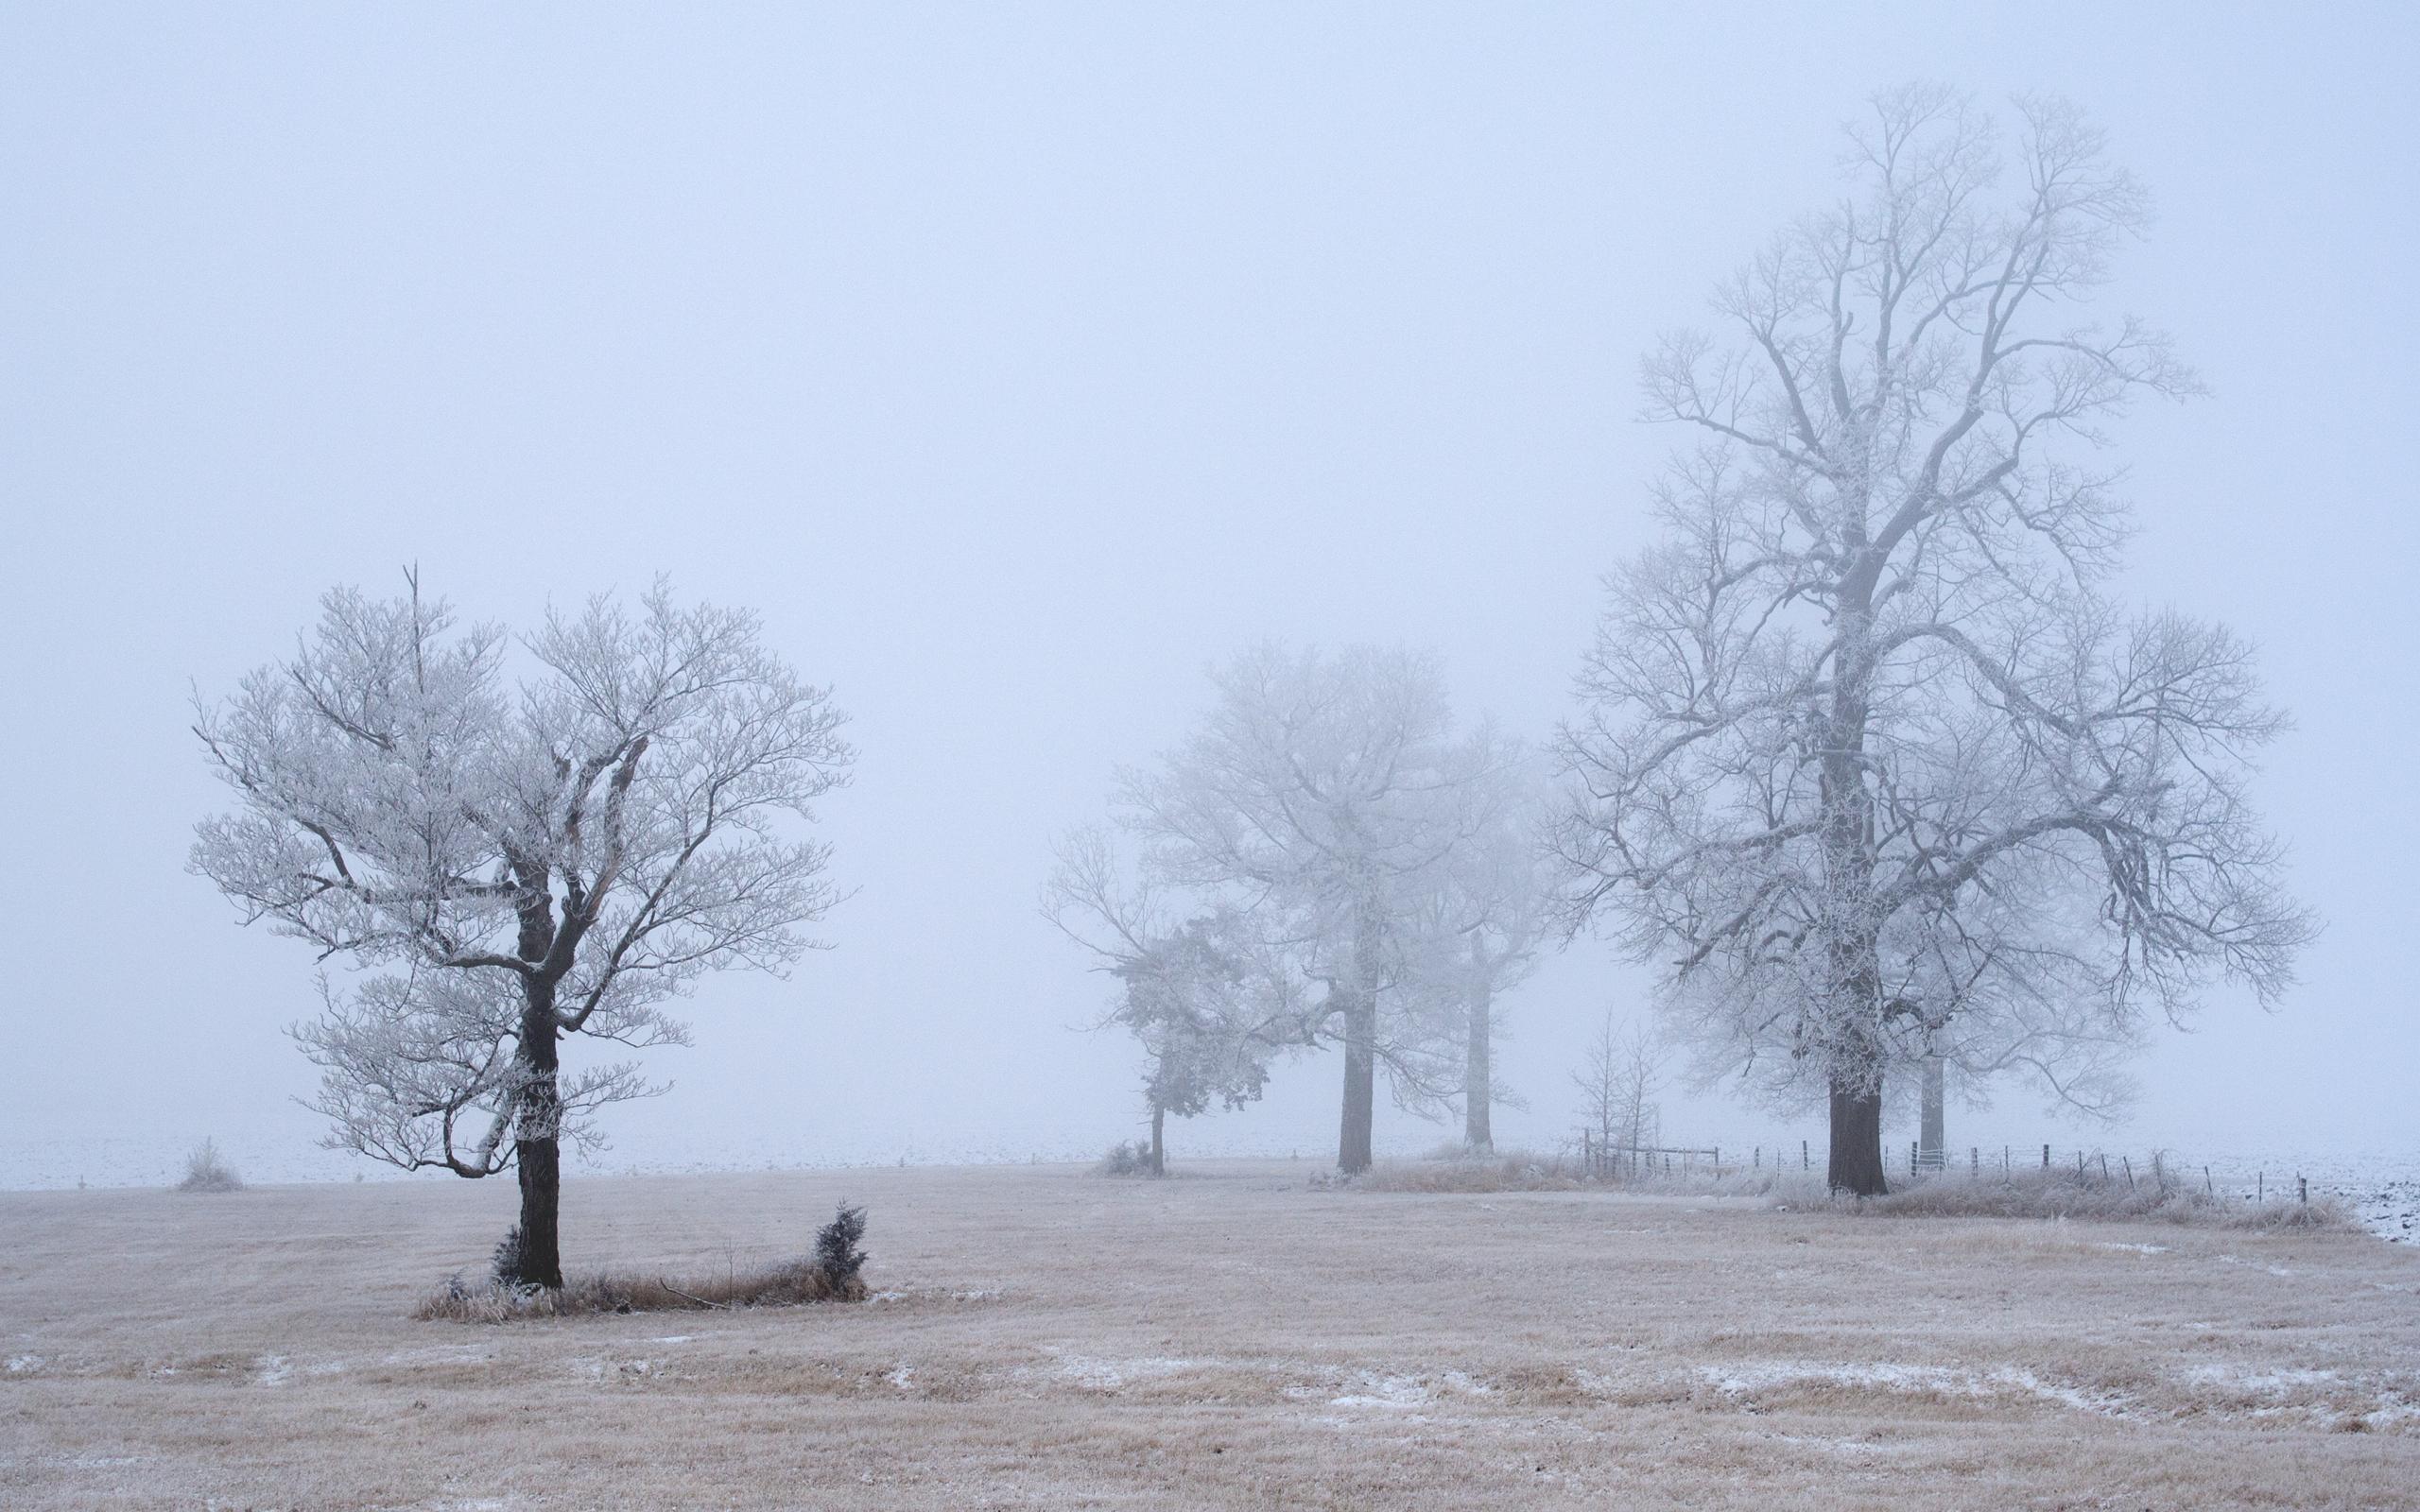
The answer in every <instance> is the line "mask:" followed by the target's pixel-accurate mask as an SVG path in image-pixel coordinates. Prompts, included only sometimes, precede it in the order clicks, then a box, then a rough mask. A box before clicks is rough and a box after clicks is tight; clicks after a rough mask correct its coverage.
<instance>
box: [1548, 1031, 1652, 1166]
mask: <svg viewBox="0 0 2420 1512" xmlns="http://www.w3.org/2000/svg"><path fill="white" fill-rule="evenodd" d="M1667 1058H1668V1057H1667V1052H1666V1051H1665V1048H1664V1046H1663V1045H1662V1044H1661V1043H1659V1042H1658V1041H1657V1040H1656V1038H1655V1033H1654V1031H1653V1030H1652V1029H1651V1028H1649V1027H1648V1026H1647V1025H1646V1024H1643V1023H1634V1024H1632V1025H1631V1026H1630V1028H1628V1029H1627V1030H1624V1031H1621V1032H1619V1033H1616V1031H1615V1028H1614V1015H1613V1010H1612V1009H1610V1008H1609V1009H1607V1010H1606V1012H1605V1022H1603V1023H1602V1024H1601V1025H1600V1026H1599V1028H1598V1030H1597V1038H1596V1039H1594V1040H1590V1041H1589V1042H1588V1049H1587V1052H1586V1054H1585V1055H1584V1056H1583V1057H1582V1059H1581V1063H1580V1069H1579V1070H1578V1071H1575V1072H1573V1073H1572V1074H1571V1084H1572V1086H1574V1087H1576V1088H1578V1089H1579V1091H1580V1116H1581V1119H1582V1123H1583V1124H1585V1125H1586V1126H1587V1127H1588V1129H1589V1131H1590V1132H1591V1133H1592V1134H1594V1135H1595V1136H1596V1142H1597V1148H1598V1149H1599V1150H1600V1151H1609V1152H1617V1151H1624V1150H1627V1151H1630V1152H1632V1153H1631V1157H1630V1158H1631V1159H1635V1158H1636V1152H1638V1151H1640V1150H1643V1149H1646V1148H1648V1147H1649V1146H1651V1145H1652V1144H1653V1143H1655V1142H1656V1141H1657V1140H1658V1139H1660V1138H1662V1136H1663V1124H1664V1115H1663V1108H1662V1106H1661V1105H1660V1104H1658V1103H1657V1102H1656V1100H1655V1094H1656V1093H1657V1092H1660V1091H1663V1090H1664V1066H1665V1062H1666V1060H1667ZM1614 1158H1615V1159H1619V1158H1620V1157H1618V1156H1616V1157H1614Z"/></svg>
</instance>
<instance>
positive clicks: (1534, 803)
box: [1409, 742, 1554, 1152]
mask: <svg viewBox="0 0 2420 1512" xmlns="http://www.w3.org/2000/svg"><path fill="white" fill-rule="evenodd" d="M1496 755H1497V758H1498V761H1497V763H1496V765H1494V766H1493V767H1492V768H1491V769H1490V770H1488V771H1487V772H1485V773H1484V774H1482V775H1481V776H1479V777H1478V778H1476V779H1473V780H1471V781H1468V782H1464V783H1463V784H1462V785H1461V788H1460V789H1459V797H1460V799H1461V802H1462V803H1463V804H1464V805H1465V807H1466V810H1467V813H1466V815H1465V816H1464V817H1463V818H1462V819H1461V821H1459V822H1458V823H1457V824H1456V826H1455V829H1456V830H1457V831H1458V832H1459V833H1461V836H1462V837H1461V839H1460V840H1459V841H1458V842H1457V843H1456V844H1455V845H1454V846H1453V848H1452V849H1451V850H1450V851H1447V853H1446V854H1445V856H1444V858H1443V860H1442V861H1441V862H1440V864H1439V865H1437V866H1436V867H1434V868H1429V869H1428V870H1427V871H1426V873H1424V874H1423V875H1422V876H1421V877H1420V879H1419V881H1420V882H1421V884H1422V888H1421V890H1420V892H1419V893H1418V895H1417V896H1416V898H1415V901H1414V902H1413V904H1412V918H1413V928H1414V936H1413V943H1412V947H1411V955H1412V960H1413V963H1414V964H1413V970H1412V971H1411V973H1410V978H1411V980H1410V983H1409V988H1410V989H1411V990H1425V991H1427V992H1429V993H1431V994H1433V995H1434V996H1435V997H1436V999H1437V1006H1436V1009H1435V1010H1434V1013H1433V1014H1432V1015H1431V1016H1430V1017H1432V1018H1434V1019H1440V1020H1443V1022H1447V1023H1450V1024H1453V1025H1456V1026H1458V1028H1459V1038H1460V1040H1461V1050H1462V1064H1461V1082H1460V1091H1461V1103H1462V1143H1464V1144H1465V1145H1466V1146H1468V1147H1469V1148H1470V1149H1472V1150H1474V1151H1480V1152H1484V1151H1488V1150H1492V1149H1494V1148H1495V1127H1494V1122H1493V1119H1492V1118H1491V1116H1490V1115H1491V1113H1492V1111H1493V1108H1494V1106H1495V1104H1496V1103H1499V1102H1513V1103H1514V1104H1515V1105H1516V1106H1517V1105H1518V1099H1517V1097H1515V1096H1514V1094H1513V1092H1511V1091H1509V1090H1508V1089H1506V1088H1504V1087H1501V1086H1499V1085H1498V1084H1497V1082H1496V1079H1495V1038H1496V1029H1497V1020H1498V1016H1499V1013H1500V1011H1501V1008H1500V999H1501V998H1502V996H1503V994H1505V993H1506V992H1509V991H1511V990H1512V989H1513V988H1515V987H1518V986H1519V985H1520V984H1521V983H1522V982H1523V981H1525V980H1527V979H1528V977H1529V975H1530V972H1531V971H1534V970H1535V969H1536V966H1537V956H1538V949H1539V947H1540V946H1541V945H1542V944H1544V943H1545V942H1546V939H1547V935H1548V933H1549V918H1548V912H1549V905H1550V903H1551V902H1552V895H1553V891H1554V883H1553V877H1552V873H1551V871H1550V870H1549V868H1548V866H1547V857H1546V856H1544V855H1542V854H1541V853H1540V851H1539V848H1538V834H1537V832H1538V824H1539V820H1540V818H1541V799H1543V797H1544V794H1543V791H1542V789H1541V787H1540V784H1539V782H1538V781H1537V771H1536V768H1535V765H1534V764H1533V763H1532V762H1531V761H1530V759H1528V758H1527V757H1526V756H1525V755H1524V753H1523V752H1522V751H1521V749H1520V747H1518V746H1516V745H1513V744H1512V743H1509V742H1508V743H1506V744H1505V745H1504V746H1503V747H1500V748H1499V749H1498V751H1497V752H1496Z"/></svg>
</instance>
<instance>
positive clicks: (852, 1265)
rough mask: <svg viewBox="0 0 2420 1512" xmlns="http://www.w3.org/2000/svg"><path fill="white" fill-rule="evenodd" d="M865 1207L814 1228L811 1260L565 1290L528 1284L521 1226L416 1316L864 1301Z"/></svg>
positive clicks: (609, 1277)
mask: <svg viewBox="0 0 2420 1512" xmlns="http://www.w3.org/2000/svg"><path fill="white" fill-rule="evenodd" d="M865 1231H866V1213H865V1210H864V1209H863V1208H853V1207H850V1206H849V1205H848V1204H846V1203H842V1204H841V1205H840V1208H839V1211H838V1212H836V1213H834V1214H833V1217H832V1221H831V1222H830V1223H827V1224H825V1225H824V1226H823V1227H822V1229H820V1230H818V1231H817V1233H816V1236H815V1253H814V1255H813V1256H812V1257H810V1258H804V1259H798V1260H786V1261H781V1262H778V1263H774V1264H770V1265H764V1266H759V1267H757V1268H755V1269H752V1270H744V1271H743V1270H735V1269H733V1270H725V1271H724V1272H723V1273H721V1274H720V1275H711V1276H704V1277H683V1278H681V1279H679V1280H674V1279H672V1278H670V1277H665V1276H644V1275H634V1274H631V1273H628V1272H620V1271H604V1272H595V1273H590V1274H585V1275H577V1276H570V1277H566V1278H565V1279H564V1280H563V1286H562V1290H561V1291H552V1292H550V1291H547V1290H545V1289H544V1287H537V1286H530V1285H528V1284H527V1283H525V1282H522V1281H520V1280H516V1279H515V1278H517V1277H518V1276H519V1274H520V1260H521V1256H520V1246H521V1230H520V1229H518V1228H516V1229H513V1230H512V1231H511V1232H510V1233H508V1234H506V1235H505V1237H504V1241H503V1243H501V1244H499V1245H497V1246H496V1250H495V1258H494V1261H493V1267H492V1272H491V1275H490V1276H489V1278H488V1279H487V1280H484V1281H476V1282H473V1281H466V1280H463V1279H462V1275H461V1273H460V1272H459V1271H457V1272H456V1273H455V1274H454V1275H453V1276H451V1277H449V1278H447V1279H446V1281H445V1284H444V1285H442V1286H441V1287H439V1288H438V1289H437V1291H435V1292H434V1293H432V1294H431V1295H430V1296H428V1297H424V1298H423V1299H422V1301H421V1303H420V1305H419V1306H418V1307H416V1308H414V1309H413V1310H412V1316H413V1317H415V1318H418V1319H420V1320H421V1321H423V1322H428V1321H432V1320H435V1319H446V1320H448V1321H452V1322H456V1323H514V1322H519V1321H521V1320H523V1319H525V1318H540V1317H583V1316H592V1315H594V1314H599V1313H691V1312H737V1311H738V1310H739V1309H741V1308H752V1307H795V1306H798V1305H800V1304H802V1303H806V1302H862V1301H864V1300H865V1299H866V1296H867V1292H866V1283H865V1281H864V1280H863V1279H861V1278H860V1277H859V1276H858V1274H857V1273H858V1271H859V1270H860V1269H861V1268H862V1267H863V1266H864V1265H865V1263H866V1253H865V1251H864V1250H863V1249H861V1248H860V1247H858V1243H857V1242H858V1241H859V1240H861V1239H863V1238H864V1237H865Z"/></svg>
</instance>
